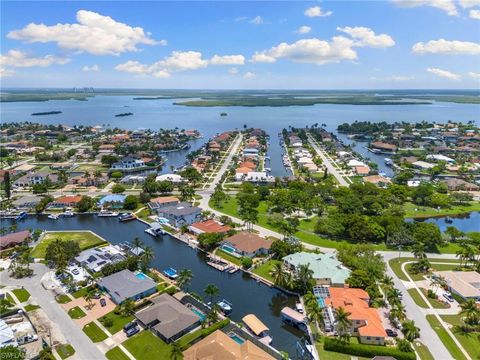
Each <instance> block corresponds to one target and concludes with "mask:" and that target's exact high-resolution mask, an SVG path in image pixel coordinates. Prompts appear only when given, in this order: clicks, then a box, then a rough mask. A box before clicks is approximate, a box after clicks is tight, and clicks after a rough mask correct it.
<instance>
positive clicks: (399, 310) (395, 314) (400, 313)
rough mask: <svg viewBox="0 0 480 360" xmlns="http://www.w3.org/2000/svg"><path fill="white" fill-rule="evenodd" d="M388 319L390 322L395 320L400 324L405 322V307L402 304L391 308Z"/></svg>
mask: <svg viewBox="0 0 480 360" xmlns="http://www.w3.org/2000/svg"><path fill="white" fill-rule="evenodd" d="M390 318H391V320H393V319H397V320H398V321H400V322H403V321H405V319H406V318H407V316H406V315H405V306H404V305H403V304H402V303H399V304H395V306H392V309H391V310H390Z"/></svg>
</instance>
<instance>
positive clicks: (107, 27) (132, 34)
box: [7, 10, 166, 55]
mask: <svg viewBox="0 0 480 360" xmlns="http://www.w3.org/2000/svg"><path fill="white" fill-rule="evenodd" d="M76 18H77V23H75V24H56V25H52V26H48V25H45V24H35V23H30V24H28V25H27V26H25V27H24V28H23V29H19V30H13V31H10V32H9V33H8V34H7V37H8V38H9V39H14V40H23V41H26V42H28V43H35V42H40V43H47V42H56V43H57V45H58V46H59V47H61V48H62V49H67V50H73V51H78V52H87V53H90V54H93V55H119V54H121V53H124V52H127V51H138V48H137V46H138V45H139V44H144V45H166V41H165V40H161V41H156V40H154V39H152V38H151V37H150V36H151V34H150V33H148V32H147V33H146V32H145V31H144V30H143V28H141V27H131V26H129V25H127V24H124V23H121V22H117V21H115V20H114V19H112V18H111V17H109V16H104V15H101V14H98V13H95V12H93V11H87V10H79V11H78V12H77V16H76Z"/></svg>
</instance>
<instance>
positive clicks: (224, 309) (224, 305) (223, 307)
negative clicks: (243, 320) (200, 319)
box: [217, 299, 233, 316]
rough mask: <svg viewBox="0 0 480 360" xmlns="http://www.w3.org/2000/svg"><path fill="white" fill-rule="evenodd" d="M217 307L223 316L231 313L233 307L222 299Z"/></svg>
mask: <svg viewBox="0 0 480 360" xmlns="http://www.w3.org/2000/svg"><path fill="white" fill-rule="evenodd" d="M217 305H218V307H219V308H220V310H222V312H223V314H224V315H226V316H228V315H230V314H231V313H232V311H233V305H232V304H231V303H229V302H228V301H227V300H225V299H223V300H222V301H219V302H218V303H217Z"/></svg>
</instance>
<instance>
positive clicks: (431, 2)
mask: <svg viewBox="0 0 480 360" xmlns="http://www.w3.org/2000/svg"><path fill="white" fill-rule="evenodd" d="M392 2H393V3H394V4H395V5H397V6H399V7H406V8H413V7H419V6H431V7H434V8H437V9H440V10H443V11H444V12H446V13H447V14H448V15H450V16H458V11H457V7H456V5H455V3H454V2H453V0H392Z"/></svg>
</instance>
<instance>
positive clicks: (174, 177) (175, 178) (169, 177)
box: [155, 174, 185, 184]
mask: <svg viewBox="0 0 480 360" xmlns="http://www.w3.org/2000/svg"><path fill="white" fill-rule="evenodd" d="M155 181H157V182H158V181H171V182H172V183H175V184H178V183H182V182H184V181H185V179H184V178H183V177H181V176H180V175H178V174H162V175H158V176H157V177H156V178H155Z"/></svg>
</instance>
